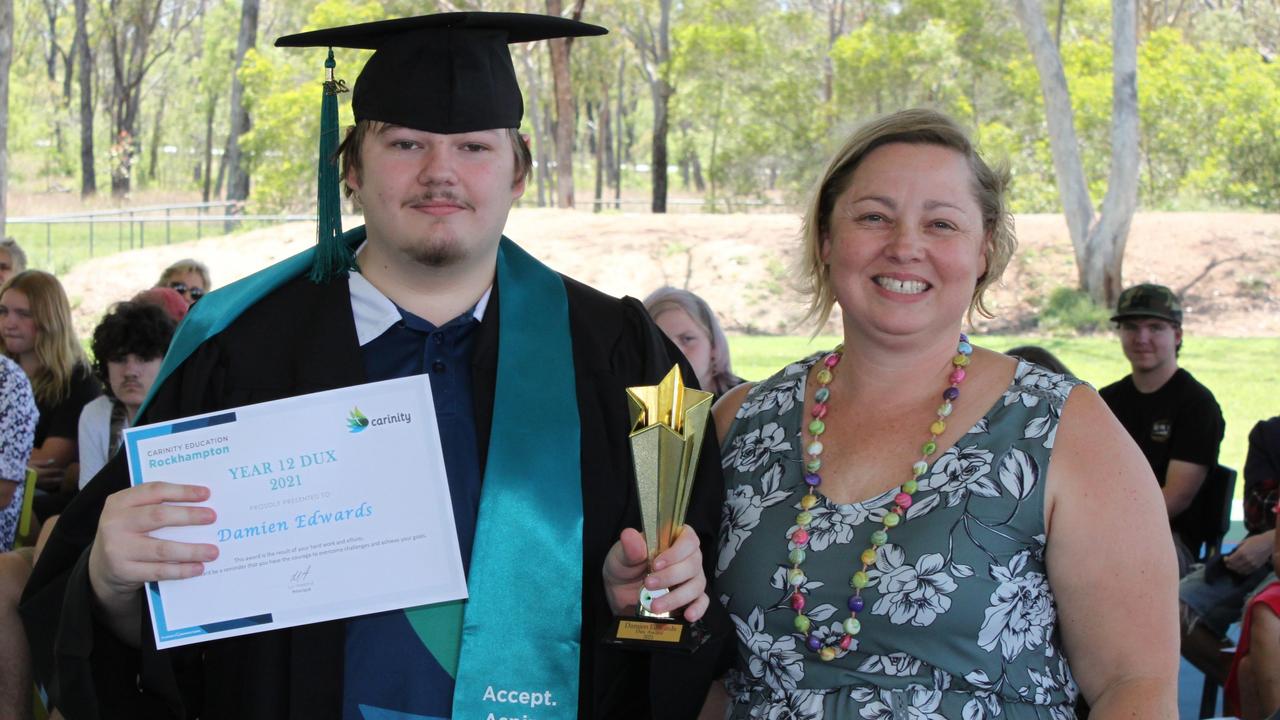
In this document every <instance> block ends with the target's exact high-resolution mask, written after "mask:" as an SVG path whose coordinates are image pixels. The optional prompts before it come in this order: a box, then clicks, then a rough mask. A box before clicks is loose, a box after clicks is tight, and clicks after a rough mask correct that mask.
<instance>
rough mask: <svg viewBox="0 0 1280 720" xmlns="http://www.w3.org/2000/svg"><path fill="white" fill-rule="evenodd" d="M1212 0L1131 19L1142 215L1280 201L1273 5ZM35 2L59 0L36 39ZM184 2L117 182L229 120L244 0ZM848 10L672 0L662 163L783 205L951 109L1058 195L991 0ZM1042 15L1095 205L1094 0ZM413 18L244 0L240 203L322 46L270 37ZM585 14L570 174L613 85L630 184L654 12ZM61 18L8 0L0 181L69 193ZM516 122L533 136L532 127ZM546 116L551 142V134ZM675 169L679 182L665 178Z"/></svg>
mask: <svg viewBox="0 0 1280 720" xmlns="http://www.w3.org/2000/svg"><path fill="white" fill-rule="evenodd" d="M138 1H139V0H121V2H122V3H123V5H121V7H127V8H132V7H134V6H136V5H137V3H138ZM1213 5H1214V4H1202V3H1192V4H1185V5H1182V6H1179V9H1178V11H1177V12H1175V13H1173V14H1172V15H1167V14H1165V15H1161V14H1158V13H1157V14H1153V15H1152V16H1151V18H1149V21H1150V22H1151V23H1153V26H1151V27H1146V26H1144V27H1143V28H1142V30H1141V32H1142V36H1141V38H1140V44H1139V48H1138V53H1139V57H1138V63H1139V81H1138V85H1139V111H1140V114H1141V124H1140V132H1141V138H1140V142H1141V195H1140V203H1141V206H1142V207H1143V208H1144V209H1175V210H1176V209H1189V208H1191V209H1218V208H1221V207H1223V206H1226V207H1233V208H1235V207H1238V208H1256V209H1263V210H1271V211H1275V210H1277V209H1280V142H1278V141H1277V137H1280V63H1277V62H1274V61H1272V62H1268V61H1267V60H1266V59H1264V57H1263V54H1262V53H1261V52H1259V51H1258V48H1268V47H1269V48H1275V47H1276V46H1277V45H1280V37H1277V35H1278V34H1280V30H1278V29H1277V28H1280V10H1277V9H1276V8H1275V7H1272V6H1273V5H1274V3H1253V4H1244V5H1241V6H1240V7H1239V8H1235V7H1234V6H1231V7H1224V8H1223V9H1221V10H1218V9H1213V7H1211V6H1213ZM1228 5H1230V4H1228ZM453 6H455V7H458V8H460V9H466V8H472V7H479V6H484V7H485V8H486V9H490V10H517V11H518V10H525V11H529V10H535V11H540V10H543V9H544V6H543V5H542V4H541V3H535V2H530V1H529V0H490V1H489V2H485V3H480V2H478V0H475V1H471V2H455V3H453ZM47 7H53V8H54V9H55V12H56V13H57V16H56V18H55V24H54V28H53V30H52V37H50V29H49V23H48V19H47V17H46V14H45V13H46V8H47ZM166 7H168V6H166ZM174 7H175V8H176V7H177V6H174ZM186 7H193V6H186ZM200 7H201V8H202V15H201V17H200V19H199V20H197V21H196V22H195V23H194V24H193V25H192V26H191V27H190V28H189V29H188V30H187V31H185V32H183V33H180V34H179V35H178V36H177V41H176V42H177V45H176V46H175V47H174V49H173V50H172V51H171V52H169V53H168V54H166V55H163V56H161V57H160V59H159V60H157V62H156V65H155V67H154V68H152V70H151V71H150V72H149V74H148V79H147V82H146V84H145V85H144V87H143V91H142V92H143V96H142V97H143V102H142V107H141V109H140V111H141V112H140V121H139V127H138V131H139V132H138V136H137V138H136V139H137V149H138V151H139V153H140V155H139V156H138V157H137V158H136V160H135V172H134V174H133V178H134V180H135V182H134V185H135V187H139V188H146V189H150V190H155V189H160V190H162V191H170V192H176V193H190V192H191V191H193V190H198V189H199V188H200V186H201V183H202V180H203V172H197V171H203V170H205V169H206V168H204V167H203V163H204V153H205V142H206V134H207V133H208V130H207V128H208V127H209V123H212V125H211V127H212V132H211V136H212V142H211V145H212V147H213V149H214V153H215V157H214V158H213V162H214V164H215V172H214V173H213V174H212V175H213V176H214V177H216V165H217V163H219V162H220V159H219V157H218V155H217V154H218V153H220V152H221V151H222V149H223V148H224V147H225V145H226V142H227V135H228V132H229V125H230V117H229V113H228V104H229V102H228V101H229V97H230V85H231V79H232V77H233V73H234V72H235V69H234V67H233V63H234V50H235V43H236V34H237V29H238V26H239V19H240V7H241V6H240V2H239V1H238V0H207V2H205V3H202V4H201V5H200ZM849 8H850V15H849V19H848V22H847V26H846V27H845V28H844V31H843V32H841V33H838V34H837V36H836V37H831V36H830V34H829V33H830V29H829V27H828V15H827V12H826V9H827V3H823V2H819V3H794V2H778V1H777V0H685V1H684V2H679V3H674V4H673V10H672V12H673V15H672V24H671V33H672V38H671V43H672V60H671V62H670V63H669V64H668V65H667V66H666V67H662V68H655V70H657V71H658V72H659V73H661V74H664V75H666V76H667V77H669V78H670V80H671V82H672V84H673V85H674V87H675V94H674V95H673V96H672V99H671V107H670V110H671V115H670V128H671V129H670V133H669V137H668V142H669V147H670V160H671V162H672V163H673V164H675V163H681V164H685V165H686V166H691V165H693V162H691V161H692V159H694V158H696V161H697V165H698V166H699V167H700V169H701V171H702V175H703V176H704V177H705V179H706V180H707V187H706V190H705V194H706V195H707V196H708V199H709V200H711V201H712V204H713V206H714V207H718V208H727V209H737V208H738V207H740V206H739V205H738V203H739V202H740V201H743V200H759V199H768V200H770V201H778V200H790V201H793V202H795V201H799V200H800V198H801V197H802V194H803V193H804V192H805V191H807V190H808V189H809V187H810V186H811V184H812V182H813V180H814V178H815V176H816V175H817V173H818V172H819V169H820V168H821V167H822V165H823V163H824V162H825V160H826V157H827V155H828V154H829V153H830V152H831V151H832V150H833V149H834V148H835V147H836V146H838V145H839V144H840V142H841V140H842V139H843V138H844V137H845V136H846V135H847V134H848V133H849V132H850V131H851V130H852V129H853V128H854V127H855V126H857V125H858V124H860V123H861V122H863V121H865V120H866V119H868V118H869V117H871V116H874V115H877V114H882V113H887V112H891V111H894V110H897V109H900V108H904V107H909V106H921V105H923V106H929V107H934V108H938V109H941V110H944V111H946V112H949V113H951V114H953V115H954V116H956V117H957V118H959V119H960V120H961V121H962V122H963V123H965V124H966V125H968V126H970V127H972V128H974V130H975V135H976V137H977V139H978V142H979V146H980V148H981V150H982V151H983V152H984V154H986V155H987V156H988V158H989V159H995V160H997V161H998V160H1000V159H1005V160H1007V161H1008V163H1009V165H1010V167H1011V170H1012V172H1013V176H1014V178H1015V180H1014V184H1013V186H1012V191H1011V194H1012V208H1013V210H1014V211H1016V212H1059V211H1060V209H1061V208H1060V203H1059V200H1058V191H1057V186H1056V181H1055V176H1054V168H1053V162H1052V154H1051V152H1050V148H1049V143H1048V139H1047V129H1046V121H1045V117H1044V108H1043V102H1042V99H1041V92H1040V85H1039V78H1038V74H1037V71H1036V68H1035V65H1034V63H1033V62H1032V59H1031V56H1030V53H1029V52H1028V49H1027V46H1026V41H1025V39H1024V38H1023V36H1022V32H1021V30H1020V28H1019V27H1018V24H1017V22H1016V20H1015V19H1014V17H1013V13H1012V11H1011V9H1010V8H1009V5H1008V4H1007V3H992V2H990V1H989V0H864V1H863V2H859V3H856V4H854V5H852V6H849ZM1059 9H1062V11H1063V12H1065V17H1064V18H1062V21H1063V22H1062V26H1061V33H1062V34H1061V46H1062V58H1063V62H1064V66H1065V71H1066V74H1067V79H1068V84H1069V87H1070V90H1071V93H1072V105H1073V108H1074V112H1073V119H1074V123H1075V127H1076V130H1077V132H1078V134H1079V139H1080V149H1081V157H1082V161H1083V164H1084V172H1085V176H1086V180H1087V183H1088V186H1089V189H1090V191H1091V193H1092V194H1093V196H1094V200H1095V202H1100V201H1101V198H1102V195H1103V192H1104V191H1105V189H1106V183H1107V178H1108V173H1109V169H1110V120H1111V83H1112V77H1111V50H1110V33H1111V28H1110V0H1074V1H1073V2H1071V3H1066V4H1057V3H1046V4H1044V11H1045V12H1046V14H1047V15H1048V18H1047V19H1048V22H1049V26H1050V29H1051V31H1053V30H1056V25H1057V20H1058V18H1057V17H1056V13H1057V12H1058V10H1059ZM108 12H110V10H109V8H108V7H107V6H104V5H102V4H98V3H91V4H90V15H89V31H90V46H91V49H92V51H93V53H94V58H95V63H96V67H95V72H94V78H95V87H94V89H93V91H94V94H95V97H96V98H97V101H98V102H99V107H98V108H97V110H98V112H97V114H96V116H95V118H96V122H95V128H94V134H95V138H94V142H95V152H96V154H97V165H98V168H97V169H98V176H99V182H100V183H101V184H102V185H103V186H105V184H106V182H107V177H108V176H107V171H108V166H109V149H110V146H111V143H112V138H111V128H110V127H109V123H108V122H107V120H106V118H107V113H106V112H105V108H104V107H102V105H101V103H103V102H104V98H105V97H106V96H107V95H108V94H109V93H108V92H107V87H108V84H109V82H110V72H109V71H110V68H109V58H110V53H109V48H108V47H107V45H106V35H107V33H106V32H105V31H106V30H107V29H109V28H111V27H114V26H113V25H112V23H113V22H115V21H116V20H118V18H117V17H114V16H111V15H108ZM123 12H125V10H117V11H116V13H117V15H118V14H120V13H123ZM419 12H423V9H422V8H421V7H419V5H418V4H414V3H412V2H409V0H385V1H384V2H376V1H375V0H364V1H363V2H358V3H357V4H344V3H342V2H338V1H337V0H323V1H319V0H300V1H299V2H289V3H267V4H264V5H263V6H262V18H261V20H260V27H259V37H258V39H257V45H258V47H257V49H256V50H255V51H254V52H252V53H250V55H249V57H248V59H247V60H246V63H245V66H244V67H243V68H241V70H240V73H241V77H242V78H243V79H244V81H245V83H246V94H245V101H246V103H247V105H248V106H249V108H250V111H251V123H252V124H251V128H252V129H251V130H250V132H249V134H248V135H247V136H246V137H245V139H244V142H245V150H246V151H247V154H246V161H247V163H248V164H249V166H250V171H251V173H252V183H251V189H252V193H253V195H252V198H251V200H252V202H253V204H254V209H255V210H259V211H264V212H270V211H277V210H287V209H305V208H307V207H308V206H309V205H310V204H311V202H312V198H313V197H314V181H313V165H314V163H315V157H314V156H315V132H316V128H317V118H316V106H317V105H318V104H319V97H318V94H319V89H318V84H319V82H320V80H321V77H322V69H321V63H322V61H323V54H324V51H323V50H322V49H313V50H301V49H276V48H274V47H271V46H270V41H271V39H272V37H274V36H275V35H276V34H283V33H287V32H296V31H300V30H305V29H315V28H319V27H328V26H334V25H341V24H344V23H353V22H363V21H369V20H377V19H382V18H385V17H393V16H401V15H407V14H415V13H419ZM1144 17H1145V16H1144ZM585 19H587V20H589V21H592V22H599V23H601V24H603V25H605V26H608V27H610V28H611V29H612V30H613V33H612V34H611V35H609V36H607V37H604V38H589V39H588V38H584V39H582V40H579V41H577V42H575V43H574V46H573V47H574V50H573V54H572V65H573V68H572V73H573V79H574V84H575V92H576V96H577V100H576V102H577V108H578V112H577V116H576V117H575V118H574V126H575V128H576V132H577V133H578V137H577V140H576V142H575V150H576V156H577V159H576V165H577V166H578V168H579V175H580V177H579V183H580V187H590V185H591V182H590V180H588V179H587V178H589V177H590V176H591V174H593V173H594V166H595V163H594V159H593V158H592V157H591V152H592V151H593V150H594V133H595V130H596V128H595V123H594V122H593V120H595V119H596V118H597V117H598V115H597V114H596V111H597V110H598V107H599V102H600V101H601V100H602V99H603V98H605V97H608V98H609V100H610V103H611V108H610V109H611V112H612V113H613V114H614V117H613V118H612V122H613V129H614V131H615V133H618V134H620V135H621V137H622V145H623V162H625V163H628V164H629V165H630V168H629V169H625V170H624V173H623V179H622V183H623V186H624V187H625V188H627V189H628V190H629V191H637V190H641V189H642V188H644V189H647V185H648V181H649V177H650V174H649V173H647V172H643V173H642V172H636V171H635V170H634V165H636V164H642V163H643V164H647V163H648V161H649V157H650V148H649V145H650V142H651V138H650V137H649V133H650V128H651V118H652V95H651V93H650V88H649V87H648V86H647V81H646V79H645V75H644V70H645V68H644V67H643V64H642V63H641V62H640V61H639V59H638V57H637V51H636V48H635V44H634V43H633V42H631V41H630V40H629V37H634V36H636V35H642V34H644V33H645V32H646V30H647V28H648V26H649V25H651V24H652V23H653V22H654V21H655V20H656V18H655V12H654V8H653V3H652V2H647V1H646V0H615V1H614V2H610V3H597V4H588V5H587V6H586V14H585ZM73 33H74V15H73V13H72V4H71V3H70V2H69V1H68V0H59V2H57V3H54V4H53V5H52V6H50V5H48V4H47V3H45V2H43V1H42V0H15V22H14V61H13V68H12V70H11V76H12V77H13V78H14V82H13V83H12V85H11V96H10V105H9V112H10V122H9V139H8V143H9V144H8V151H9V156H10V177H9V187H10V188H11V189H14V190H18V191H20V192H40V191H47V190H52V191H59V190H72V191H73V190H75V189H76V188H78V186H79V178H78V174H79V170H80V168H79V162H80V159H79V147H78V146H79V126H78V125H79V108H78V99H79V88H78V86H77V83H78V81H79V75H78V73H76V72H73V73H72V77H71V82H70V84H69V85H68V84H67V83H66V82H65V81H66V72H67V63H66V61H65V58H63V59H58V61H57V63H56V69H55V72H54V77H53V78H52V79H51V78H50V77H49V72H48V64H47V57H48V52H49V48H50V40H51V39H52V40H56V42H57V46H58V53H59V54H65V53H67V52H68V51H70V49H71V42H72V35H73ZM527 47H528V49H529V51H530V52H531V53H532V58H533V59H534V65H535V70H534V72H535V73H537V77H538V78H539V87H540V95H541V97H540V98H539V99H540V102H541V104H542V105H543V106H544V108H545V107H546V106H547V105H548V104H549V103H551V101H552V99H553V98H552V85H551V80H550V75H549V68H548V63H547V62H546V45H545V44H542V43H538V44H534V45H531V46H527ZM524 49H525V46H522V47H521V49H520V50H519V53H523V52H524ZM367 56H368V53H367V52H363V51H351V50H339V51H338V75H339V77H343V78H345V79H346V80H347V82H348V83H354V80H355V76H356V74H357V72H358V70H359V68H360V66H361V64H362V63H363V62H364V60H365V59H366V58H367ZM521 59H522V58H520V57H519V56H518V57H517V63H516V64H517V72H518V73H519V74H520V75H521V78H522V83H523V85H524V87H525V89H526V93H527V92H528V90H529V89H530V87H531V85H532V83H531V82H530V80H531V78H525V77H524V75H525V73H526V70H525V68H524V64H523V62H521V61H520V60H521ZM620 65H621V67H622V71H621V72H622V74H623V77H624V85H625V103H624V104H625V109H624V112H623V113H622V117H618V116H617V113H616V106H615V105H613V103H614V102H616V99H617V93H618V91H619V90H620V89H622V88H620V87H619V83H618V76H619V66H620ZM73 70H74V68H73ZM162 102H163V103H164V110H163V114H161V112H160V109H161V103H162ZM349 102H350V98H349V97H348V96H343V97H341V98H340V107H341V113H342V117H343V118H344V120H345V121H346V122H349V121H350V111H349ZM588 104H590V105H591V111H590V112H589V111H588ZM530 110H532V107H530ZM526 119H527V120H531V119H532V114H531V113H527V114H526ZM157 121H159V125H157ZM525 129H526V131H529V132H532V128H531V126H530V123H529V122H526V126H525ZM543 130H544V132H543V133H541V134H543V135H548V139H545V140H544V142H548V141H549V132H550V130H549V128H546V127H544V128H543ZM156 141H158V142H156ZM152 152H157V153H158V155H157V157H156V158H154V160H155V161H156V163H155V165H156V176H155V178H154V180H152V179H151V178H150V177H149V170H150V167H151V165H152V162H151V161H152V160H153V158H151V156H150V155H151V153H152ZM673 180H674V185H673V189H675V190H676V191H678V185H679V183H678V179H673ZM578 194H579V197H582V196H583V195H585V194H586V193H584V192H582V191H581V190H580V191H579V193H578ZM188 197H189V195H188ZM530 197H532V193H531V195H530Z"/></svg>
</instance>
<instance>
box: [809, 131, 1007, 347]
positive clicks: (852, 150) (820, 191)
mask: <svg viewBox="0 0 1280 720" xmlns="http://www.w3.org/2000/svg"><path fill="white" fill-rule="evenodd" d="M890 143H907V144H911V145H937V146H940V147H945V148H950V149H952V150H955V151H956V152H958V153H960V154H961V155H963V156H964V157H965V159H966V160H967V161H968V163H969V169H970V170H971V171H972V172H973V179H974V182H973V195H974V199H975V200H977V202H978V206H979V207H980V208H981V210H982V230H983V234H984V236H985V242H986V248H985V250H986V260H987V269H986V271H985V272H983V273H982V275H981V277H979V278H978V284H977V286H976V287H974V289H973V297H972V298H971V299H970V301H969V319H970V321H972V319H973V312H974V311H975V310H976V311H977V312H978V314H980V315H982V316H983V317H993V315H992V314H991V311H990V310H988V309H987V305H986V302H985V293H986V290H987V288H988V287H990V286H991V285H992V284H993V283H995V282H997V281H999V280H1000V276H1001V275H1002V274H1004V269H1005V266H1006V265H1008V264H1009V259H1010V258H1011V257H1013V251H1014V249H1015V248H1017V246H1018V240H1017V238H1016V237H1015V236H1014V233H1013V215H1011V214H1010V213H1009V204H1008V198H1007V197H1006V191H1007V189H1008V186H1009V170H1008V168H1007V167H1006V166H1005V165H998V166H997V167H996V168H995V169H992V168H991V167H990V166H988V165H987V163H986V162H985V161H983V159H982V157H981V156H980V155H978V153H977V151H976V150H974V148H973V143H972V142H971V141H970V140H969V136H968V134H967V133H965V131H964V129H963V128H961V127H960V125H959V124H958V123H957V122H956V121H955V120H952V119H951V118H950V117H948V116H946V115H944V114H942V113H940V112H937V111H935V110H926V109H923V108H915V109H911V110H901V111H899V112H896V113H893V114H891V115H885V116H884V117H881V118H877V119H875V120H872V121H870V122H868V123H866V124H865V125H863V126H862V127H860V128H858V129H857V130H856V131H854V133H853V135H851V136H850V137H849V139H848V140H846V141H845V144H844V146H843V147H841V148H840V150H839V151H838V152H837V153H836V154H835V156H834V157H832V158H831V162H830V163H829V164H828V165H827V169H826V172H824V173H823V174H822V179H821V181H820V182H819V183H818V185H817V187H816V188H815V189H814V191H813V195H812V197H811V198H810V200H809V204H808V206H807V207H806V209H805V216H804V224H803V226H802V229H801V242H802V243H803V245H804V253H803V255H802V256H801V258H800V262H799V266H798V268H797V276H798V277H799V285H800V290H801V291H802V292H804V293H805V294H807V295H809V310H808V312H807V313H806V314H805V318H804V319H805V321H809V320H813V321H816V323H817V325H818V326H819V327H821V326H822V325H823V324H824V323H826V321H827V318H828V317H830V315H831V308H832V307H833V306H834V305H835V302H836V299H835V293H834V291H833V290H832V288H831V277H830V272H831V268H830V267H829V266H828V265H827V264H826V263H825V262H823V260H822V241H823V238H825V237H826V236H827V233H828V232H829V231H830V226H831V214H832V212H833V211H834V209H835V204H836V199H837V198H839V197H840V195H841V194H843V193H844V191H845V190H847V189H849V185H850V184H851V183H852V182H853V174H854V171H856V170H857V169H858V166H859V165H860V164H861V163H862V161H863V160H864V159H865V158H866V157H867V155H870V154H871V151H873V150H875V149H876V148H878V147H881V146H882V145H888V144H890Z"/></svg>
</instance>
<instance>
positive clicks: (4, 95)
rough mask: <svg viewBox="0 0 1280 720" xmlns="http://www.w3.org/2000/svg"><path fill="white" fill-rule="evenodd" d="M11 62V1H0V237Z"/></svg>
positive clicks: (4, 211)
mask: <svg viewBox="0 0 1280 720" xmlns="http://www.w3.org/2000/svg"><path fill="white" fill-rule="evenodd" d="M12 60H13V0H0V237H4V223H5V218H6V217H8V215H7V212H8V211H7V208H6V206H5V195H6V194H7V193H6V192H5V189H6V188H8V187H9V64H10V62H11V61H12Z"/></svg>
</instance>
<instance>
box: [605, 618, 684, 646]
mask: <svg viewBox="0 0 1280 720" xmlns="http://www.w3.org/2000/svg"><path fill="white" fill-rule="evenodd" d="M706 641H707V631H706V628H704V627H703V626H702V623H701V622H695V623H690V622H685V621H684V620H676V619H673V618H659V617H618V618H614V620H613V622H612V623H611V624H610V626H609V633H608V634H607V635H606V636H605V639H604V642H605V644H606V645H613V646H615V647H620V648H623V649H626V650H664V651H667V652H676V653H684V654H689V653H692V652H693V651H695V650H697V649H698V648H700V647H702V645H703V643H705V642H706Z"/></svg>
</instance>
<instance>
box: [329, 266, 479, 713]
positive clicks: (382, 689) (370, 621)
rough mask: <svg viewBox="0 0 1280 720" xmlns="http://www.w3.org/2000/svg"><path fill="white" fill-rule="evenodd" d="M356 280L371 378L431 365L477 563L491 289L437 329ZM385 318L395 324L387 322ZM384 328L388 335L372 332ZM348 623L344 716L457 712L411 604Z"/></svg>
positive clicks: (457, 517) (457, 519) (452, 473)
mask: <svg viewBox="0 0 1280 720" xmlns="http://www.w3.org/2000/svg"><path fill="white" fill-rule="evenodd" d="M350 285H351V290H352V307H353V311H354V312H355V315H356V325H357V334H358V335H360V336H361V347H360V350H361V354H362V355H363V358H364V366H365V374H366V375H367V376H368V380H369V381H370V382H375V381H378V380H390V379H393V378H401V377H408V376H410V375H419V374H423V373H425V374H427V375H428V376H429V377H430V380H431V395H432V400H433V402H434V405H435V411H436V420H437V424H438V425H439V427H440V443H441V446H442V448H443V451H444V465H445V472H446V473H447V474H448V478H449V494H450V496H451V499H452V501H453V518H454V524H455V525H456V527H457V531H458V545H459V547H460V548H461V550H462V565H463V568H464V569H466V568H469V566H470V560H471V545H472V541H473V540H474V539H475V529H476V516H477V514H478V512H479V508H480V481H481V477H480V453H479V448H478V445H477V441H476V429H475V412H474V409H473V406H472V395H471V354H472V351H473V350H474V348H475V341H476V336H477V334H478V333H479V329H480V320H479V317H477V316H478V315H481V314H482V313H483V309H484V305H485V304H486V302H487V299H488V296H487V295H486V296H485V298H483V299H482V300H481V302H480V305H479V306H478V308H479V309H478V310H477V309H476V308H473V309H472V310H469V311H467V312H466V313H463V314H462V315H460V316H458V317H456V318H454V319H453V320H450V321H449V322H447V323H445V324H444V325H441V326H439V327H436V326H435V325H432V324H431V323H430V322H428V321H426V320H424V319H423V318H420V317H418V316H416V315H414V314H412V313H410V312H408V311H407V310H404V309H403V308H399V307H396V306H395V305H394V304H392V303H391V301H390V300H388V299H387V298H386V297H385V296H383V295H382V294H381V293H379V292H378V291H377V290H376V289H374V288H373V286H372V285H370V284H369V283H368V281H366V280H365V279H364V278H363V277H360V276H358V275H356V274H355V273H353V274H352V279H351V283H350ZM397 316H398V318H397ZM383 326H387V327H386V328H385V330H382V327H383ZM379 330H382V331H381V333H380V334H377V335H376V337H374V336H373V335H374V333H377V332H378V331H379ZM370 338H371V339H370ZM405 471H406V472H413V471H414V470H413V468H405ZM346 625H347V628H346V629H347V635H346V656H345V660H346V662H345V669H344V672H343V703H342V704H343V708H342V716H343V718H344V720H393V719H394V720H416V719H419V718H447V717H449V716H450V712H451V708H452V706H453V684H454V683H453V678H451V677H449V674H448V673H446V672H445V671H444V669H443V668H442V667H440V664H439V663H437V662H436V660H435V658H434V657H433V656H432V655H431V653H430V652H429V651H428V650H427V648H426V646H425V645H423V644H422V641H421V640H420V639H419V638H418V635H417V633H415V632H414V630H413V627H412V626H411V625H410V624H409V620H408V618H407V617H406V616H405V614H404V611H402V610H394V611H391V612H384V613H377V614H375V615H365V616H362V617H358V618H352V619H350V620H348V621H347V624H346Z"/></svg>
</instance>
